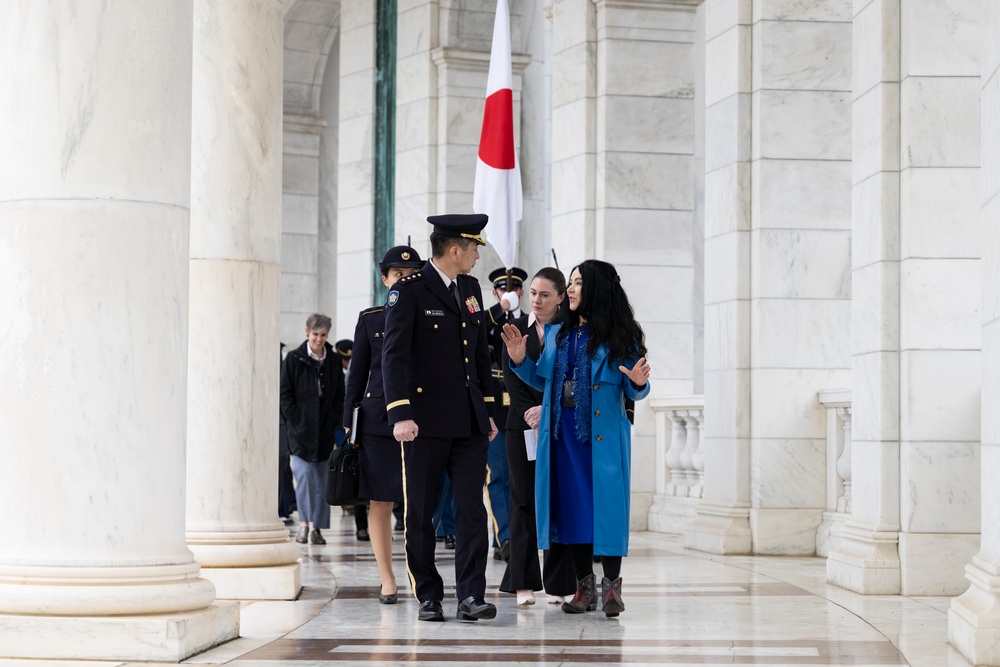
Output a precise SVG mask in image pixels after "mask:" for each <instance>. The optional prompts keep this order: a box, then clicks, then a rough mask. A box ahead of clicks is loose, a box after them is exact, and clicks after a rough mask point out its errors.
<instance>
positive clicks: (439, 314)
mask: <svg viewBox="0 0 1000 667" xmlns="http://www.w3.org/2000/svg"><path fill="white" fill-rule="evenodd" d="M424 315H426V316H427V317H444V311H443V310H425V311H424Z"/></svg>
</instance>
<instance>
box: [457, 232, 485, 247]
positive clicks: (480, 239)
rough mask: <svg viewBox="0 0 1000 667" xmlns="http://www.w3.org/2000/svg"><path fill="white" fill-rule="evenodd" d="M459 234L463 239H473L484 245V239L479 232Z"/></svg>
mask: <svg viewBox="0 0 1000 667" xmlns="http://www.w3.org/2000/svg"><path fill="white" fill-rule="evenodd" d="M460 236H461V237H462V238H463V239H472V240H473V241H475V242H476V243H478V244H479V245H486V241H484V240H483V237H482V236H480V235H479V234H460Z"/></svg>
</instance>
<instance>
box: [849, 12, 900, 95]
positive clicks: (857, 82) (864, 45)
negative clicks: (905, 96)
mask: <svg viewBox="0 0 1000 667" xmlns="http://www.w3.org/2000/svg"><path fill="white" fill-rule="evenodd" d="M899 20H900V17H899V3H897V2H886V1H885V0H874V1H872V2H864V3H857V2H856V3H855V9H854V21H853V23H852V25H853V28H854V38H853V40H852V41H853V50H854V55H853V58H852V59H851V65H852V75H851V79H852V81H853V84H852V86H851V88H852V90H853V91H854V92H853V94H854V99H858V98H860V97H863V96H864V95H867V94H868V92H869V91H871V90H872V89H873V88H875V87H876V86H877V85H879V84H880V83H885V82H889V81H899V39H900V32H899Z"/></svg>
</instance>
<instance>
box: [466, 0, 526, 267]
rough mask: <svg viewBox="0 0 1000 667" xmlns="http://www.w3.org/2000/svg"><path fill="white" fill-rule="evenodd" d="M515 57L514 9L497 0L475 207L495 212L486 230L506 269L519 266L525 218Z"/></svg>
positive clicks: (482, 211)
mask: <svg viewBox="0 0 1000 667" xmlns="http://www.w3.org/2000/svg"><path fill="white" fill-rule="evenodd" d="M510 61H511V58H510V12H509V11H508V9H507V0H497V15H496V21H495V22H494V24H493V49H492V51H491V53H490V75H489V80H488V81H487V83H486V109H485V111H484V112H483V131H482V134H481V135H480V137H479V156H478V159H477V160H476V187H475V190H474V192H473V195H472V208H473V210H474V211H475V212H476V213H485V214H486V215H488V216H489V217H490V222H489V227H488V229H487V235H488V236H489V240H490V243H491V244H492V245H493V247H494V249H496V251H497V254H498V255H500V260H501V261H502V262H503V263H504V265H505V266H506V267H507V268H510V267H512V266H514V247H515V245H516V244H517V223H518V221H519V220H520V219H521V170H520V168H519V167H518V164H517V154H516V153H515V152H514V90H513V88H514V77H513V75H512V74H511V65H510Z"/></svg>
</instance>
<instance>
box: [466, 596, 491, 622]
mask: <svg viewBox="0 0 1000 667" xmlns="http://www.w3.org/2000/svg"><path fill="white" fill-rule="evenodd" d="M496 616H497V608H496V605H494V604H490V603H489V602H485V601H484V600H483V599H482V598H477V597H475V596H474V595H470V596H469V597H467V598H465V599H464V600H462V601H461V602H459V603H458V618H459V620H462V621H478V620H479V619H481V618H484V619H488V618H496Z"/></svg>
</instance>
